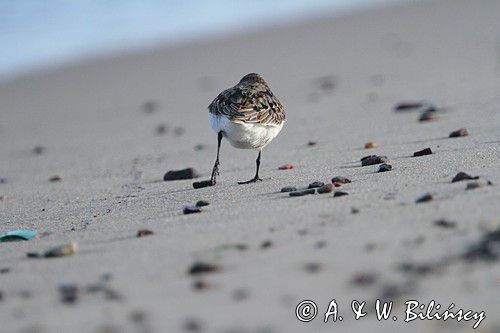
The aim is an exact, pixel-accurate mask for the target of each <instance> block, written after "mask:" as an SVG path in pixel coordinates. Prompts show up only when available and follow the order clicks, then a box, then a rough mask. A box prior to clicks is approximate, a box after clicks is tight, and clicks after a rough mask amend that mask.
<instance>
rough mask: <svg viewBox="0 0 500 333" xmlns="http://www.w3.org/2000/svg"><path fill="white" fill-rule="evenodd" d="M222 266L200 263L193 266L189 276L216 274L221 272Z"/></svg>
mask: <svg viewBox="0 0 500 333" xmlns="http://www.w3.org/2000/svg"><path fill="white" fill-rule="evenodd" d="M220 269H221V268H220V266H218V265H216V264H212V263H208V262H203V261H198V262H195V263H194V264H192V265H191V267H190V268H189V270H188V274H189V275H198V274H205V273H215V272H218V271H220Z"/></svg>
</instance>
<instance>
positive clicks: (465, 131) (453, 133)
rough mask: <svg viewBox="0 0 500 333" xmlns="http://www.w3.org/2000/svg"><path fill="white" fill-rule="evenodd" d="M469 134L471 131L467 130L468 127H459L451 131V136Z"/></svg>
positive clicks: (456, 136)
mask: <svg viewBox="0 0 500 333" xmlns="http://www.w3.org/2000/svg"><path fill="white" fill-rule="evenodd" d="M468 135H469V131H467V129H466V128H461V129H458V130H456V131H453V132H451V133H450V138H458V137H461V136H468Z"/></svg>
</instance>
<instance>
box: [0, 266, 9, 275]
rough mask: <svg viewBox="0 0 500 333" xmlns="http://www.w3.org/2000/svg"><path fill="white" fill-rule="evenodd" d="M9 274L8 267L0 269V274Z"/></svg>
mask: <svg viewBox="0 0 500 333" xmlns="http://www.w3.org/2000/svg"><path fill="white" fill-rule="evenodd" d="M9 272H10V268H9V267H2V268H0V274H7V273H9Z"/></svg>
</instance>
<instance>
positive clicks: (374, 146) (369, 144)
mask: <svg viewBox="0 0 500 333" xmlns="http://www.w3.org/2000/svg"><path fill="white" fill-rule="evenodd" d="M371 148H377V144H376V143H375V142H371V141H370V142H367V143H365V149H371Z"/></svg>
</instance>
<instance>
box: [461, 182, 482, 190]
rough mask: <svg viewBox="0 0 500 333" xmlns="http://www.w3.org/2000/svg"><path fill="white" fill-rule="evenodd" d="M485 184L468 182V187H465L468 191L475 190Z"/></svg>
mask: <svg viewBox="0 0 500 333" xmlns="http://www.w3.org/2000/svg"><path fill="white" fill-rule="evenodd" d="M483 185H484V184H483V183H482V182H480V181H477V180H476V181H473V182H468V183H467V186H466V187H465V189H466V190H474V189H476V188H480V187H483Z"/></svg>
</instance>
